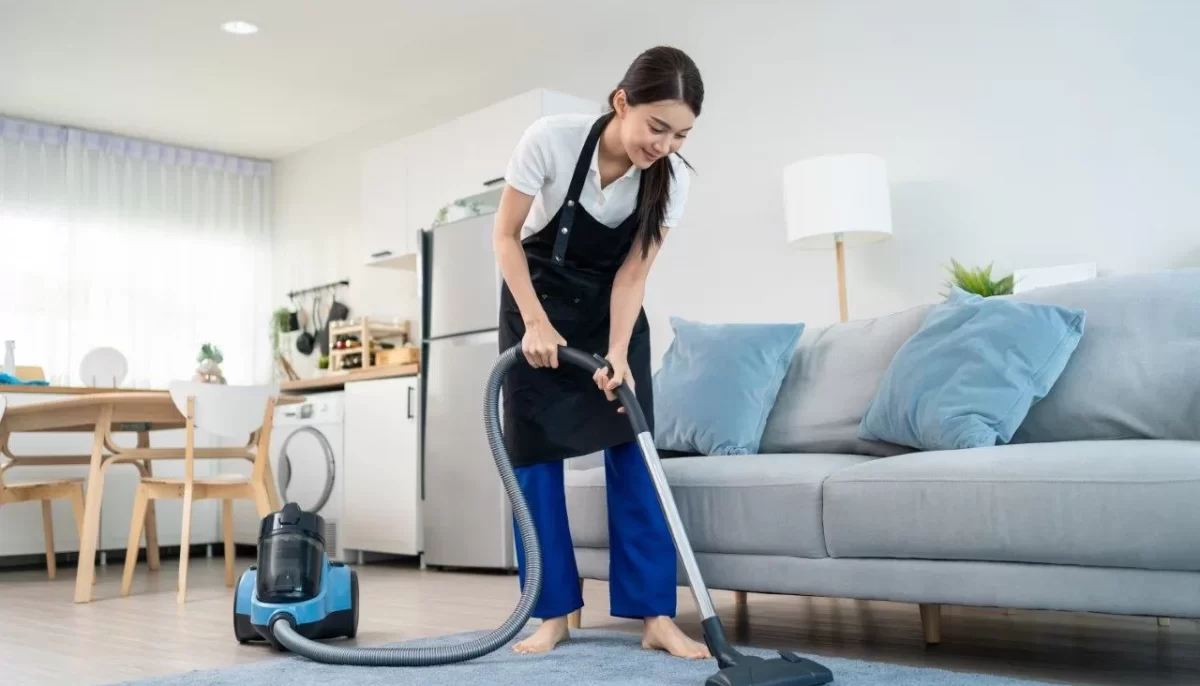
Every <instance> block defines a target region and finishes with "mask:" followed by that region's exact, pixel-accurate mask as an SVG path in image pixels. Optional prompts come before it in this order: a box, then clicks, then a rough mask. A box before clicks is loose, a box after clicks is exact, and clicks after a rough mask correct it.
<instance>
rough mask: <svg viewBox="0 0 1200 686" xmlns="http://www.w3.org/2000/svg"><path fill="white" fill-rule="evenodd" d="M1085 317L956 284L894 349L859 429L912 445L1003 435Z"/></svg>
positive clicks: (1047, 382)
mask: <svg viewBox="0 0 1200 686" xmlns="http://www.w3.org/2000/svg"><path fill="white" fill-rule="evenodd" d="M1085 319H1086V313H1085V312H1084V311H1083V310H1078V309H1071V308H1066V307H1059V306H1056V305H1041V304H1034V303H1028V302H1017V301H1014V300H1010V299H1006V298H1002V297H992V298H984V297H981V296H978V295H974V294H968V293H966V292H965V291H962V290H961V289H958V288H955V289H953V291H952V292H951V294H950V298H949V299H948V300H947V301H946V302H945V303H943V304H940V305H937V306H935V307H934V308H933V309H932V310H931V311H930V313H929V315H928V316H927V317H926V318H925V321H924V323H923V324H922V325H921V328H920V329H919V330H918V331H917V333H916V334H914V335H913V336H912V337H911V338H910V339H908V341H906V342H905V343H904V345H902V346H901V347H900V349H899V350H898V351H896V355H895V356H894V357H893V358H892V362H891V364H890V365H889V366H888V370H887V372H885V374H884V377H883V380H882V381H881V383H880V387H879V391H878V393H877V394H876V395H875V397H874V398H873V399H872V400H871V402H870V403H869V404H868V405H867V410H866V412H865V414H864V416H863V420H862V422H861V423H860V424H859V428H858V435H859V437H860V438H862V439H863V440H875V441H887V442H889V443H897V444H900V445H905V446H909V447H912V448H916V449H917V450H955V449H962V448H977V447H982V446H990V445H997V444H1005V443H1008V442H1009V441H1011V440H1012V437H1013V434H1014V433H1015V432H1016V430H1017V428H1018V427H1019V426H1020V425H1021V422H1022V421H1024V419H1025V415H1026V414H1027V413H1028V412H1029V408H1031V407H1033V405H1034V404H1035V403H1036V402H1037V401H1039V400H1041V399H1042V398H1043V397H1045V395H1046V394H1047V393H1048V392H1049V391H1050V388H1051V387H1052V386H1053V385H1054V382H1055V381H1057V380H1058V377H1059V375H1060V374H1062V371H1063V369H1064V368H1065V367H1066V366H1067V361H1068V360H1070V358H1071V355H1072V354H1073V353H1074V352H1075V348H1076V346H1077V345H1078V344H1079V339H1080V338H1081V337H1082V336H1083V328H1084V320H1085Z"/></svg>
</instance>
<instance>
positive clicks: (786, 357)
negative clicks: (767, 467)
mask: <svg viewBox="0 0 1200 686" xmlns="http://www.w3.org/2000/svg"><path fill="white" fill-rule="evenodd" d="M671 328H672V329H673V330H674V331H675V339H674V340H673V341H672V342H671V345H670V347H669V348H668V349H667V352H666V354H665V355H664V356H663V365H662V368H661V369H659V370H658V371H657V372H656V373H655V374H654V424H655V427H654V428H655V431H654V441H655V445H656V446H657V447H658V448H659V449H661V450H674V451H682V452H689V453H698V454H701V455H749V454H753V453H756V452H758V445H759V441H760V440H761V439H762V433H763V429H764V428H765V427H766V424H767V415H769V414H770V413H771V408H773V407H774V405H775V397H776V395H778V394H779V387H780V386H781V385H782V384H783V377H784V376H785V375H786V374H787V370H788V365H789V364H790V363H791V360H792V354H793V353H794V352H795V349H796V344H797V342H799V340H800V335H801V334H802V333H804V324H702V323H698V322H691V321H687V320H684V319H681V318H679V317H672V318H671Z"/></svg>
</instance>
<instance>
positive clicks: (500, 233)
mask: <svg viewBox="0 0 1200 686" xmlns="http://www.w3.org/2000/svg"><path fill="white" fill-rule="evenodd" d="M532 205H533V196H531V195H526V194H525V193H522V192H521V191H518V190H517V189H515V188H513V187H512V186H505V187H504V192H503V193H502V194H501V196H500V207H499V209H498V210H497V211H496V225H495V229H494V230H493V232H492V244H493V246H494V247H495V250H496V260H497V262H498V263H499V265H500V272H501V273H502V274H503V275H504V282H505V283H506V284H508V290H509V291H511V292H512V294H513V299H514V300H516V301H517V309H519V310H520V311H521V318H522V319H523V320H524V321H525V330H526V333H525V337H524V340H523V341H522V349H523V351H524V353H525V357H526V359H528V360H529V363H530V364H531V365H533V366H534V367H543V366H545V367H557V366H558V346H559V345H562V344H564V341H563V339H562V336H560V335H559V334H558V332H557V331H555V330H554V327H553V326H552V325H551V324H550V319H549V317H547V316H546V310H545V309H544V308H543V307H542V303H541V302H540V301H539V300H538V297H537V291H535V290H534V289H533V280H532V279H531V278H530V276H529V261H528V260H526V259H525V250H524V249H523V248H522V246H521V227H522V226H523V225H524V223H525V218H526V217H528V216H529V208H530V207H531V206H532Z"/></svg>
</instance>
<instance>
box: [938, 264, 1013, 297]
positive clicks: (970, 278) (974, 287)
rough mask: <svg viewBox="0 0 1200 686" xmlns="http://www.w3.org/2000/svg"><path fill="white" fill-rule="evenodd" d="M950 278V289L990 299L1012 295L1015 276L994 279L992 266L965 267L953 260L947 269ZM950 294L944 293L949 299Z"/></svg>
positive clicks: (948, 281)
mask: <svg viewBox="0 0 1200 686" xmlns="http://www.w3.org/2000/svg"><path fill="white" fill-rule="evenodd" d="M946 271H948V272H950V278H949V279H948V280H947V281H946V286H947V287H948V288H953V287H955V286H957V287H958V288H961V289H962V290H964V291H966V292H968V293H974V294H976V295H981V296H983V297H985V298H990V297H992V296H996V295H1011V294H1012V292H1013V275H1012V274H1009V275H1008V276H1004V277H1001V278H999V279H995V280H993V279H992V265H991V264H988V266H986V267H964V266H963V265H961V264H959V262H958V260H954V259H951V260H950V266H948V267H946ZM949 296H950V294H949V293H948V292H947V293H942V297H944V298H947V297H949Z"/></svg>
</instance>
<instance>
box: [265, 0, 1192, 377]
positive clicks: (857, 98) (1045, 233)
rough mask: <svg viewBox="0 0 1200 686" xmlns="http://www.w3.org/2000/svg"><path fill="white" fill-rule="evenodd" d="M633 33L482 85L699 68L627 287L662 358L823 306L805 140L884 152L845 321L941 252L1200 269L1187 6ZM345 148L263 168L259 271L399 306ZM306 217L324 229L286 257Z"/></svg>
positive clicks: (1024, 9) (1002, 4) (690, 26)
mask: <svg viewBox="0 0 1200 686" xmlns="http://www.w3.org/2000/svg"><path fill="white" fill-rule="evenodd" d="M629 31H630V32H629V34H628V35H625V36H614V37H608V38H606V40H605V41H602V42H597V43H596V44H595V45H594V46H592V47H590V48H589V49H588V50H587V51H579V52H577V53H574V54H556V55H555V58H554V59H553V60H550V59H547V60H545V61H544V62H543V63H541V64H540V66H530V67H529V68H528V69H526V70H524V71H522V72H521V74H520V75H519V76H520V79H523V81H522V82H521V83H520V84H517V83H515V82H514V84H513V87H512V88H511V90H509V91H508V92H507V93H501V94H498V95H497V98H495V99H498V98H499V97H503V95H505V94H511V93H515V92H519V91H520V90H523V89H524V88H526V87H528V86H529V84H530V83H531V82H533V83H536V84H538V85H544V86H546V87H549V88H555V89H559V90H563V91H567V92H571V93H574V94H577V95H580V96H583V97H589V98H595V99H602V98H603V97H604V96H605V95H606V94H607V92H608V91H609V90H610V89H611V88H612V86H613V85H614V84H615V82H616V81H617V80H618V79H619V78H620V76H621V73H622V72H623V70H624V68H625V66H626V65H627V63H628V61H629V60H630V59H631V57H632V56H633V55H634V54H636V52H637V51H638V50H640V49H642V48H644V47H646V46H649V45H652V44H654V43H656V42H660V41H661V42H671V43H673V44H676V45H678V46H679V47H682V48H684V49H686V50H688V51H689V52H690V53H691V54H692V55H693V57H694V58H695V59H696V60H697V62H698V63H699V65H700V67H701V69H702V71H703V73H704V78H705V83H706V87H707V100H706V103H705V109H704V112H703V114H702V116H701V117H700V119H699V121H698V125H697V128H696V130H695V132H694V133H693V134H692V137H691V138H690V139H689V141H688V143H687V145H686V146H685V147H684V150H683V152H684V154H685V155H686V156H687V157H688V159H689V160H690V161H691V162H692V163H693V164H694V165H695V167H696V168H697V172H698V173H697V175H696V177H695V178H694V179H693V183H692V195H691V199H690V202H689V204H688V208H687V216H686V218H685V225H684V226H681V227H680V228H679V229H678V230H677V231H675V232H674V234H673V235H671V236H670V238H669V240H668V243H667V246H666V247H665V249H664V252H663V253H662V256H661V257H660V262H659V264H658V265H657V266H656V269H655V271H654V273H653V274H652V276H651V284H650V288H649V290H648V293H647V298H646V300H647V302H646V306H647V311H648V313H649V315H650V317H651V320H652V323H653V326H654V329H655V346H656V350H657V351H658V352H659V353H661V352H662V350H663V349H664V348H665V345H666V344H667V343H668V342H669V338H670V335H669V329H668V328H667V318H668V317H669V316H671V315H682V316H685V317H692V318H697V319H704V320H710V321H713V320H729V321H755V320H772V321H777V320H788V319H797V320H803V321H806V322H809V323H810V324H811V325H822V324H825V323H829V322H831V321H836V319H837V300H836V291H835V281H834V279H835V274H834V262H833V254H832V252H799V251H795V250H791V249H789V248H788V247H787V246H786V244H785V243H784V238H783V236H784V229H783V225H782V221H783V213H782V205H781V199H780V192H781V190H780V185H781V182H780V174H781V169H782V167H783V166H784V165H785V164H787V163H789V162H791V161H793V160H796V159H798V158H801V157H805V156H809V155H818V154H825V153H836V152H858V151H867V152H873V153H876V154H879V155H881V156H883V157H884V158H886V159H887V161H888V163H889V167H890V172H891V180H892V184H893V221H894V229H895V235H894V237H893V239H892V240H891V241H889V242H885V243H881V244H876V245H874V246H868V247H864V248H861V249H855V250H850V251H848V253H847V272H848V290H849V297H850V315H851V317H869V316H874V315H878V314H882V313H886V312H891V311H895V310H897V309H901V308H904V307H908V306H911V305H913V304H917V303H922V302H929V301H932V300H934V299H936V298H937V297H938V293H939V291H940V290H941V288H942V283H943V281H944V278H945V272H944V270H943V266H944V265H945V264H947V263H948V262H949V260H950V258H952V257H953V258H957V259H959V260H960V261H963V262H966V263H968V264H986V263H987V262H991V261H994V262H995V263H996V269H997V271H998V272H1000V273H1007V272H1008V271H1011V270H1012V269H1015V268H1019V267H1030V266H1042V265H1051V264H1060V263H1067V262H1082V261H1095V262H1097V263H1098V264H1099V267H1100V269H1101V271H1102V273H1123V272H1133V271H1142V270H1150V269H1160V268H1169V267H1179V266H1185V265H1197V264H1200V231H1197V224H1198V223H1200V194H1197V193H1196V191H1195V189H1196V188H1197V187H1200V136H1197V135H1196V134H1195V128H1196V122H1197V121H1200V88H1197V87H1196V84H1197V83H1200V53H1197V51H1196V50H1195V49H1194V46H1195V45H1197V44H1200V3H1195V2H1190V1H1189V0H1175V1H1169V0H1155V1H1154V2H1142V1H1139V0H1124V1H1118V0H1108V1H1105V0H1055V1H1054V2H1032V1H1029V2H1019V1H993V2H984V1H982V0H978V1H977V0H972V1H971V2H961V1H958V0H906V1H905V2H891V1H888V0H876V1H863V0H859V1H857V2H846V1H840V2H839V1H837V0H819V1H818V0H808V1H806V2H790V3H789V2H758V3H754V2H749V3H738V4H737V5H736V6H735V5H733V4H732V3H700V2H697V3H696V4H695V5H694V6H693V8H692V9H691V10H688V11H683V12H678V13H677V14H676V15H674V20H673V21H670V22H663V21H648V22H633V23H632V24H631V26H630V29H629ZM513 78H514V79H517V77H516V76H514V77H513ZM520 79H518V80H520ZM485 85H486V86H487V87H490V88H494V87H496V83H495V78H494V74H493V73H487V74H483V75H481V77H480V83H479V86H480V87H483V86H485ZM462 87H463V88H464V89H471V88H472V87H473V86H472V84H470V83H463V85H462ZM360 135H361V134H360ZM361 143H362V140H361V138H353V137H351V138H346V139H344V140H336V141H331V142H329V143H326V144H324V145H322V146H318V147H317V148H315V149H313V150H311V151H309V152H307V153H305V154H303V155H301V156H298V157H295V158H289V159H286V160H284V161H283V163H282V164H281V165H280V174H279V178H280V181H279V184H280V185H279V193H278V197H279V212H278V217H279V223H280V230H281V234H282V236H281V238H280V247H281V250H280V253H279V256H280V260H281V263H280V264H279V265H278V268H277V270H276V271H277V272H281V273H282V274H281V276H280V277H277V280H279V279H280V278H282V279H285V280H286V281H288V282H293V281H295V279H293V278H291V277H290V276H288V272H289V270H292V269H294V267H293V266H292V265H294V264H296V262H295V261H294V259H297V258H298V256H299V255H300V254H302V253H303V254H306V255H307V256H308V257H307V258H305V259H307V260H308V261H307V262H305V263H304V264H303V266H302V267H300V268H302V269H304V270H307V272H308V276H311V277H312V279H316V280H320V279H322V278H325V277H326V276H329V277H336V276H339V275H346V274H349V275H350V276H352V278H355V279H356V280H355V285H354V288H355V290H356V294H363V295H364V296H369V297H373V296H377V294H379V293H395V294H396V295H395V297H392V296H390V295H389V296H388V297H386V298H385V299H384V301H383V302H382V303H381V305H382V304H387V305H389V306H393V305H394V307H396V308H397V309H398V310H399V309H401V308H402V307H404V306H402V305H401V304H400V303H401V302H402V301H403V295H406V294H407V293H408V291H405V290H403V289H405V288H408V287H409V284H408V283H405V282H403V280H400V283H398V284H396V285H395V286H393V285H391V284H387V285H385V286H381V289H380V290H376V284H382V281H380V280H378V279H377V278H376V277H370V278H369V277H367V276H365V274H362V273H361V270H359V269H358V268H357V266H356V265H357V263H358V261H359V260H358V254H359V253H360V252H361V251H358V250H357V249H356V247H355V242H356V231H357V219H358V214H357V206H356V203H357V185H356V184H357V179H356V174H357V167H356V164H357V159H356V157H355V155H356V154H357V152H358V151H359V150H360V149H361ZM317 227H322V228H324V229H328V228H332V229H334V230H335V231H337V232H339V235H338V236H331V237H328V238H326V239H325V240H324V241H323V242H322V243H321V244H320V245H309V246H306V247H304V248H303V249H301V247H300V243H301V242H302V241H303V240H305V239H304V238H301V237H307V236H311V235H312V234H311V231H313V230H315V229H316V228H317ZM310 280H311V279H310ZM384 289H391V290H384ZM380 297H382V296H380ZM412 307H415V303H413V305H412ZM412 311H413V312H414V313H415V310H412Z"/></svg>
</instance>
